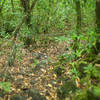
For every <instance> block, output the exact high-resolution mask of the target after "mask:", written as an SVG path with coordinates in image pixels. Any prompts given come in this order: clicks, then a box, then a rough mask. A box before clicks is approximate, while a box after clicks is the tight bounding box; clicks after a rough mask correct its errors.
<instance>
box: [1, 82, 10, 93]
mask: <svg viewBox="0 0 100 100" xmlns="http://www.w3.org/2000/svg"><path fill="white" fill-rule="evenodd" d="M0 88H1V89H2V90H3V91H4V92H10V91H11V83H10V82H0Z"/></svg>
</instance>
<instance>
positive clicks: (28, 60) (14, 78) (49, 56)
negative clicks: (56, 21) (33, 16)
mask: <svg viewBox="0 0 100 100" xmlns="http://www.w3.org/2000/svg"><path fill="white" fill-rule="evenodd" d="M1 47H2V46H1ZM66 48H68V44H66V43H65V42H62V43H50V44H49V46H47V47H45V48H44V47H39V48H36V49H33V48H32V47H30V48H28V49H26V48H23V47H21V48H18V51H17V54H16V61H15V65H14V66H12V67H8V66H6V70H5V69H4V68H5V67H4V65H5V64H4V63H6V60H7V55H8V54H7V52H6V54H2V56H1V58H0V74H1V75H0V76H2V77H1V78H0V80H1V81H9V82H11V84H12V87H11V89H12V93H11V94H8V97H10V96H12V95H13V94H19V95H20V94H21V93H22V91H24V90H25V89H31V88H35V89H37V90H39V92H40V94H41V95H44V96H46V99H47V100H58V97H57V91H56V90H57V88H58V86H60V85H62V83H61V82H58V80H57V75H56V73H55V72H54V71H53V69H54V67H55V66H54V65H53V63H55V62H56V61H57V57H59V56H60V55H61V54H63V53H65V52H66ZM7 49H8V50H7ZM4 50H7V51H9V47H7V48H6V49H4ZM2 52H3V51H2ZM9 52H10V51H9ZM3 70H4V71H3ZM6 96H7V95H6ZM4 98H6V97H4ZM0 100H2V99H0Z"/></svg>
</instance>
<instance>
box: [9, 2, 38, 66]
mask: <svg viewBox="0 0 100 100" xmlns="http://www.w3.org/2000/svg"><path fill="white" fill-rule="evenodd" d="M36 2H37V0H34V1H33V2H32V5H31V7H30V10H29V11H28V12H27V13H26V15H24V16H23V18H22V20H21V21H20V23H19V24H18V25H17V27H16V29H15V31H14V33H13V34H14V39H13V41H12V42H13V45H12V49H11V50H12V51H11V53H10V55H9V57H8V65H9V66H12V65H14V61H15V57H16V40H17V35H18V32H19V30H20V28H21V26H22V24H23V23H24V22H25V21H26V19H27V16H28V15H29V14H30V13H31V11H32V9H33V8H34V6H35V4H36Z"/></svg>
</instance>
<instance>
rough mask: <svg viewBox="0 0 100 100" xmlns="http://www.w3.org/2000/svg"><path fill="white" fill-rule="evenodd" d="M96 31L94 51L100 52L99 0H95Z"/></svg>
mask: <svg viewBox="0 0 100 100" xmlns="http://www.w3.org/2000/svg"><path fill="white" fill-rule="evenodd" d="M95 12H96V24H97V28H96V33H97V41H96V53H99V52H100V0H96V10H95Z"/></svg>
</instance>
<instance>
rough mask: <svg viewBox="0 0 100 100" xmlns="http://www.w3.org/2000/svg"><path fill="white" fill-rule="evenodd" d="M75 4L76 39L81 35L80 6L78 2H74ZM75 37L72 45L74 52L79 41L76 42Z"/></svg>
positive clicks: (77, 0)
mask: <svg viewBox="0 0 100 100" xmlns="http://www.w3.org/2000/svg"><path fill="white" fill-rule="evenodd" d="M75 4H76V14H77V15H76V17H77V19H76V21H77V23H76V34H77V37H78V35H79V34H81V5H80V0H76V1H75ZM77 37H76V38H75V39H74V44H73V49H74V50H75V52H76V50H77V48H78V43H79V41H80V40H78V38H77Z"/></svg>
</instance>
